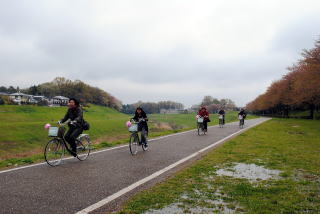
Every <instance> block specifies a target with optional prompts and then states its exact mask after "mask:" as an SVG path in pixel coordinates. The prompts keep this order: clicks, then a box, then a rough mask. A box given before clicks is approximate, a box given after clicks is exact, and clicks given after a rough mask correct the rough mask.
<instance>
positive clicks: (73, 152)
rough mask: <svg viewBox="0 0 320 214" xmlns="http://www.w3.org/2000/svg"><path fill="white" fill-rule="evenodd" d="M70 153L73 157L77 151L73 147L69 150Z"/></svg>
mask: <svg viewBox="0 0 320 214" xmlns="http://www.w3.org/2000/svg"><path fill="white" fill-rule="evenodd" d="M70 153H71V155H72V156H73V157H77V151H74V150H73V149H72V150H70Z"/></svg>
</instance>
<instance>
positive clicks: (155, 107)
mask: <svg viewBox="0 0 320 214" xmlns="http://www.w3.org/2000/svg"><path fill="white" fill-rule="evenodd" d="M137 107H141V108H143V110H144V111H145V112H146V113H147V114H154V113H160V110H161V109H165V110H169V109H171V110H172V109H174V110H183V108H184V106H183V104H182V103H177V102H174V101H160V102H157V103H155V102H142V101H139V102H137V103H133V104H127V105H123V106H122V112H123V113H126V114H133V113H134V112H135V110H136V108H137Z"/></svg>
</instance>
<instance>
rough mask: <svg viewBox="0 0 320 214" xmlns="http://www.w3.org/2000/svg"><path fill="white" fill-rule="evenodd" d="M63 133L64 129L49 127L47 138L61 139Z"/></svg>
mask: <svg viewBox="0 0 320 214" xmlns="http://www.w3.org/2000/svg"><path fill="white" fill-rule="evenodd" d="M64 132H65V128H64V127H54V126H52V127H50V128H49V132H48V136H49V137H61V138H62V137H63V135H64Z"/></svg>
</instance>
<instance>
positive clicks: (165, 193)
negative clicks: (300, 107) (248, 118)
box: [118, 119, 320, 214]
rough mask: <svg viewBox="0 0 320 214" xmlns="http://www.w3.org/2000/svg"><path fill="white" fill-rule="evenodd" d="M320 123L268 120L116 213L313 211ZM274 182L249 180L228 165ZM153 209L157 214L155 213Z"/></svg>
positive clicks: (318, 208) (319, 204) (319, 208)
mask: <svg viewBox="0 0 320 214" xmlns="http://www.w3.org/2000/svg"><path fill="white" fill-rule="evenodd" d="M319 130H320V121H310V120H297V119H272V120H270V121H268V122H266V123H264V124H261V125H259V126H257V127H254V128H252V129H250V130H249V131H247V132H245V133H242V134H241V135H239V136H238V137H236V138H234V139H232V140H230V141H228V142H226V143H225V144H223V145H222V146H220V147H218V148H217V149H215V150H213V151H211V152H209V153H208V154H207V155H206V156H205V157H204V158H203V159H201V160H199V161H197V162H195V163H194V164H193V165H192V166H190V167H188V168H186V169H184V170H182V171H180V172H178V173H176V175H174V176H172V177H171V178H169V179H168V180H167V181H165V182H163V183H160V184H158V185H155V186H154V187H152V188H151V189H149V190H146V191H143V192H140V193H138V194H137V195H135V196H134V197H132V198H131V199H130V200H129V201H128V202H127V203H126V204H125V205H124V206H123V208H122V210H121V211H119V212H118V214H129V213H130V214H138V213H150V214H152V213H224V212H227V213H287V214H289V213H290V214H291V213H292V214H293V213H319V212H320V194H319V193H320V159H319V153H320V132H319ZM239 163H241V164H247V165H249V166H251V168H250V169H251V172H247V174H250V173H253V174H254V173H255V170H256V171H257V170H258V169H259V168H260V167H264V171H261V172H260V173H267V172H271V171H270V170H278V172H279V173H280V174H279V175H278V176H273V178H274V179H266V180H264V179H263V178H258V179H256V180H249V179H248V178H246V177H245V176H244V177H243V178H237V177H232V176H226V175H220V174H219V173H218V172H219V171H221V170H229V172H231V174H233V175H235V174H237V169H236V168H233V166H235V165H237V164H239ZM155 210H157V211H155Z"/></svg>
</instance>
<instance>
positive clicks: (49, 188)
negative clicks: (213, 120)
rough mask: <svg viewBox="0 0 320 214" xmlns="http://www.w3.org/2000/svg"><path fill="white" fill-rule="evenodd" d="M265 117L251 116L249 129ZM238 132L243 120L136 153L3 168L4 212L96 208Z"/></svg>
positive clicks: (64, 213)
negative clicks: (240, 122)
mask: <svg viewBox="0 0 320 214" xmlns="http://www.w3.org/2000/svg"><path fill="white" fill-rule="evenodd" d="M266 120H267V119H266V118H258V119H252V120H246V125H245V129H246V128H249V127H251V126H254V125H256V124H259V123H261V122H264V121H266ZM245 129H244V130H245ZM239 130H240V129H239V127H238V123H230V124H226V125H225V127H224V128H223V129H221V128H219V127H217V126H213V127H210V128H209V130H208V132H209V133H208V135H205V136H197V135H196V132H195V130H192V131H189V132H184V133H179V134H174V135H171V136H167V137H160V138H159V139H155V140H153V141H151V142H150V148H149V151H147V152H142V151H141V152H138V154H137V155H136V156H131V155H130V153H129V148H128V147H127V146H125V147H120V148H117V149H112V150H107V151H104V152H99V153H96V154H93V155H91V156H90V157H89V158H88V159H87V160H86V161H83V162H80V161H78V160H77V159H74V158H72V159H68V160H65V161H64V162H63V163H62V165H60V166H58V167H50V166H48V165H46V164H39V165H35V166H32V167H28V168H22V169H18V170H13V171H0V213H1V214H2V213H5V214H9V213H14V214H19V213H23V214H25V213H41V214H72V213H77V212H79V211H82V212H81V213H86V212H85V211H84V209H85V208H89V209H87V210H92V209H93V207H92V206H91V205H93V204H96V203H97V202H99V201H101V200H102V202H100V203H98V204H96V206H97V207H99V206H101V205H102V204H103V203H105V202H107V201H108V200H109V199H110V197H109V196H112V197H117V196H115V195H114V194H115V193H117V192H118V195H121V194H122V193H125V192H126V191H129V190H128V189H126V187H128V186H130V185H132V184H134V183H136V182H138V181H139V182H140V183H143V181H145V179H144V178H146V177H148V176H150V175H152V174H153V175H155V174H154V173H156V172H158V174H159V170H162V169H164V168H165V167H167V166H169V165H172V164H174V163H176V162H177V161H179V160H181V159H184V158H186V157H188V156H189V157H190V155H191V154H198V153H196V152H198V151H199V150H202V149H203V148H206V147H208V146H210V145H212V144H214V143H216V142H219V141H221V140H222V139H224V138H226V137H228V136H230V135H232V134H234V133H237V134H238V133H239ZM128 135H129V133H128ZM160 172H164V171H160ZM149 178H150V179H151V177H149ZM142 179H144V180H143V181H141V180H142ZM137 185H138V184H137ZM131 187H132V186H131ZM120 190H122V191H121V192H120V193H119V191H120ZM107 197H109V198H107ZM106 198H107V200H106ZM103 199H104V200H103ZM90 206H91V207H90ZM106 206H108V204H107V205H106Z"/></svg>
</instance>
